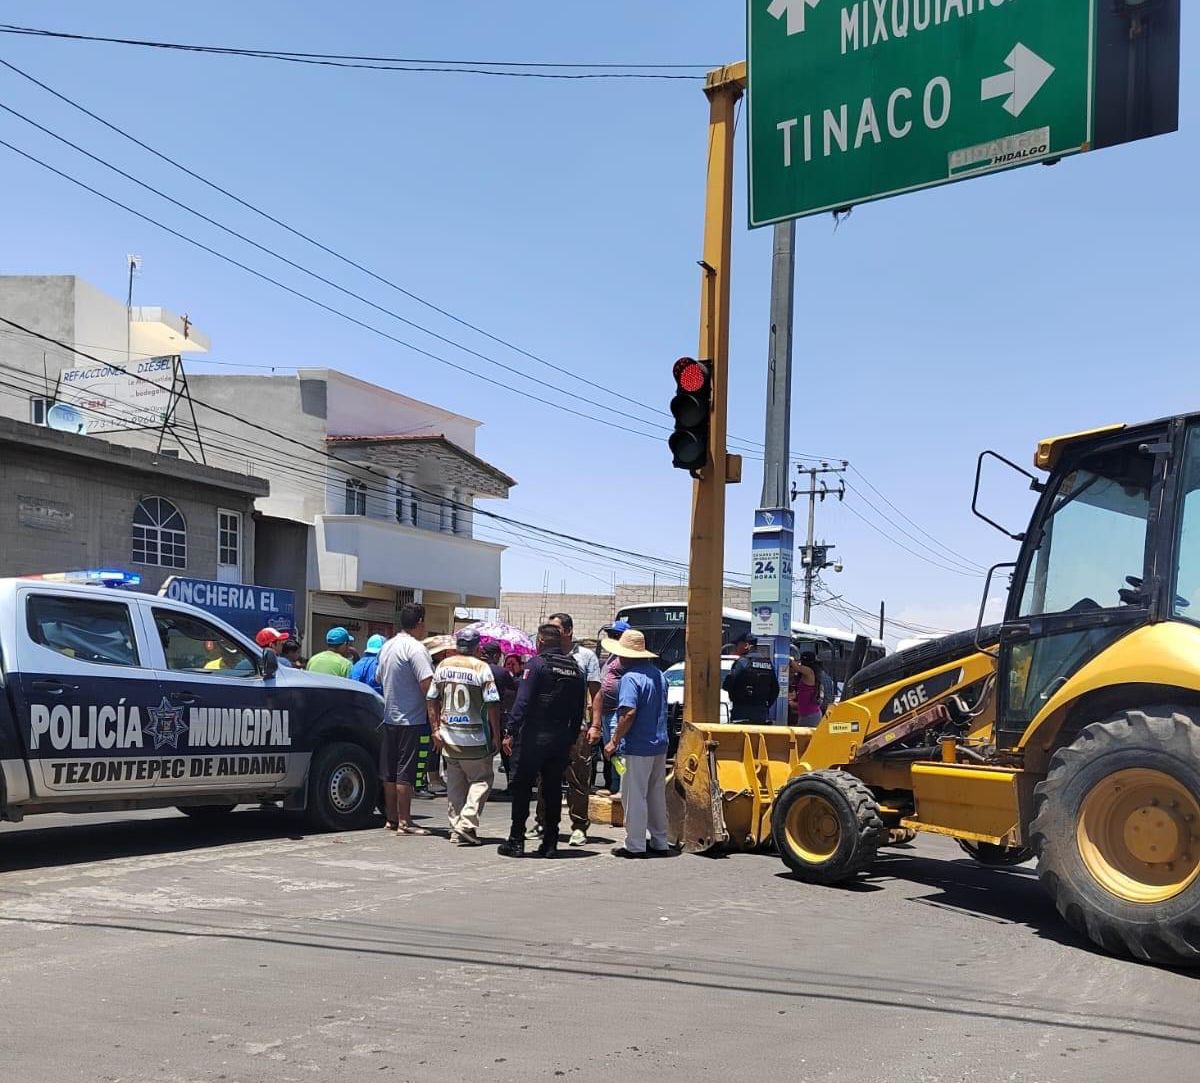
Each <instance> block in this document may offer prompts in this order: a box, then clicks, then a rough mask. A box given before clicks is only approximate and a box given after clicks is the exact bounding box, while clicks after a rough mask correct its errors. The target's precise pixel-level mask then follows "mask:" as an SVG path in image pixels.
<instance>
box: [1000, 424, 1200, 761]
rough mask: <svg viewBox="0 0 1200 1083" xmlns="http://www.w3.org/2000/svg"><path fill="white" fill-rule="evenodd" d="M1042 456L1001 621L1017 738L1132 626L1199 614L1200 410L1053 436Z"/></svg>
mask: <svg viewBox="0 0 1200 1083" xmlns="http://www.w3.org/2000/svg"><path fill="white" fill-rule="evenodd" d="M1037 465H1038V466H1041V467H1042V468H1044V469H1048V470H1049V472H1050V473H1049V478H1048V479H1047V480H1046V481H1045V482H1044V483H1037V484H1036V485H1035V487H1036V488H1038V489H1040V491H1041V497H1040V499H1039V501H1038V505H1037V508H1036V510H1035V511H1034V514H1033V517H1032V519H1031V521H1030V525H1029V528H1028V530H1027V531H1026V532H1025V534H1024V536H1023V540H1022V546H1021V552H1020V555H1019V557H1018V559H1017V561H1016V564H1015V567H1014V570H1013V574H1012V582H1011V588H1010V591H1009V597H1008V604H1007V609H1006V612H1005V619H1004V623H1003V624H1002V626H1001V627H1000V630H999V647H998V668H999V672H998V712H997V741H998V744H999V746H1000V747H1001V748H1009V749H1012V748H1016V747H1017V746H1018V745H1019V744H1020V742H1021V739H1022V737H1023V735H1024V734H1025V732H1026V731H1027V729H1028V728H1029V725H1030V723H1031V722H1032V721H1033V720H1034V719H1035V718H1036V717H1037V716H1038V714H1039V712H1040V711H1041V710H1042V708H1043V707H1044V706H1045V704H1046V703H1047V701H1048V700H1049V699H1050V697H1051V696H1052V695H1053V694H1054V693H1055V691H1057V689H1058V688H1059V687H1060V686H1061V685H1062V684H1064V683H1065V682H1066V681H1067V680H1068V679H1069V678H1070V677H1071V676H1072V675H1073V674H1074V673H1075V672H1076V671H1078V670H1079V669H1080V668H1081V667H1082V666H1083V665H1085V664H1086V663H1087V662H1089V661H1090V660H1091V659H1093V658H1094V657H1096V656H1097V655H1098V654H1099V653H1100V652H1101V651H1103V650H1104V649H1105V648H1107V647H1108V646H1110V645H1111V644H1112V643H1115V642H1116V641H1117V640H1118V639H1120V638H1121V637H1122V636H1124V635H1126V634H1127V633H1128V632H1130V631H1131V630H1132V629H1134V628H1136V627H1138V626H1140V625H1143V624H1147V623H1152V622H1157V621H1163V620H1171V619H1184V620H1193V621H1195V620H1197V618H1198V617H1200V418H1197V417H1195V416H1192V417H1181V418H1174V419H1169V420H1167V421H1162V422H1155V423H1152V424H1149V425H1142V426H1138V427H1137V428H1125V427H1115V428H1113V429H1109V430H1101V431H1099V432H1096V433H1089V434H1082V435H1080V436H1076V437H1065V438H1062V439H1060V440H1049V441H1045V442H1043V444H1042V445H1040V447H1039V450H1038V456H1037ZM1193 603H1195V606H1194V607H1193ZM1189 609H1191V613H1189Z"/></svg>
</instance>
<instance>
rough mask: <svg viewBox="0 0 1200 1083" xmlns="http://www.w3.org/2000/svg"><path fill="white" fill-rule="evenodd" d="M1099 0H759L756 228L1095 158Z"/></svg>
mask: <svg viewBox="0 0 1200 1083" xmlns="http://www.w3.org/2000/svg"><path fill="white" fill-rule="evenodd" d="M1097 3H1105V4H1111V0H749V21H748V29H747V33H748V36H749V91H748V99H749V101H748V109H749V128H750V139H749V144H750V224H751V225H752V226H762V225H767V224H768V223H771V222H779V221H783V220H785V219H788V218H799V217H802V216H803V215H807V214H816V213H817V212H820V211H830V210H837V209H839V208H842V207H848V206H851V205H853V204H855V203H862V202H865V201H867V200H871V199H882V198H884V197H886V196H894V195H899V194H900V193H902V192H911V191H913V190H915V189H918V188H928V187H932V186H933V185H938V184H948V183H950V182H951V181H957V180H963V179H966V178H968V177H974V176H978V175H980V174H982V173H989V172H994V171H996V170H1000V169H1009V168H1012V167H1014V166H1018V165H1026V164H1028V163H1031V162H1036V161H1045V160H1047V159H1052V158H1059V157H1062V156H1063V155H1067V154H1073V153H1075V152H1078V151H1081V150H1087V149H1088V147H1089V144H1090V143H1091V142H1092V129H1093V116H1092V102H1093V86H1094V80H1095V67H1096V4H1097Z"/></svg>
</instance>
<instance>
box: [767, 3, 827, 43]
mask: <svg viewBox="0 0 1200 1083" xmlns="http://www.w3.org/2000/svg"><path fill="white" fill-rule="evenodd" d="M820 2H821V0H771V6H770V7H768V8H767V14H768V15H770V16H771V17H772V18H775V19H782V18H783V17H784V16H785V15H786V16H787V32H788V37H789V38H790V37H791V36H792V35H793V34H803V33H804V16H805V15H806V14H807V13H808V9H809V8H815V7H816V6H817V5H818V4H819V3H820Z"/></svg>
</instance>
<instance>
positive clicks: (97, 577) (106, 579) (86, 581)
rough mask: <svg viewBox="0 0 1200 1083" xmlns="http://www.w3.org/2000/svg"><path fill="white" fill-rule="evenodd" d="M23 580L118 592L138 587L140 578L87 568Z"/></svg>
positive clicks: (124, 573) (29, 577)
mask: <svg viewBox="0 0 1200 1083" xmlns="http://www.w3.org/2000/svg"><path fill="white" fill-rule="evenodd" d="M22 578H24V579H44V580H46V581H47V582H51V583H74V584H77V585H80V586H89V587H113V588H116V589H118V590H121V589H126V590H128V589H132V588H134V587H137V586H140V585H141V582H142V577H141V575H140V574H139V573H138V572H125V571H121V570H120V569H119V568H87V569H84V570H82V571H74V572H44V573H42V574H41V575H26V576H23V577H22Z"/></svg>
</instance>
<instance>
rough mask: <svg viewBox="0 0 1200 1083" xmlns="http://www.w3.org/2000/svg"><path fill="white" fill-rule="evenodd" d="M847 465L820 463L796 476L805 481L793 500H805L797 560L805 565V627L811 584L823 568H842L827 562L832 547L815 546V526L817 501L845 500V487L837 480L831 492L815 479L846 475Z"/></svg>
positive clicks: (810, 599) (810, 614) (811, 590)
mask: <svg viewBox="0 0 1200 1083" xmlns="http://www.w3.org/2000/svg"><path fill="white" fill-rule="evenodd" d="M849 465H850V464H849V463H848V462H845V461H843V462H842V465H841V466H830V465H829V464H828V463H824V462H823V463H821V465H820V466H810V467H808V468H807V469H804V468H801V469H800V470H799V471H798V473H799V474H800V476H801V477H807V478H808V488H807V489H793V490H792V499H793V500H795V499H796V498H797V497H800V496H807V497H808V540H807V542H806V544H805V546H804V553H803V555H802V556H801V558H800V561H801V563H802V564H803V565H804V623H805V624H808V623H809V622H810V621H811V620H812V601H813V583H814V582H816V578H817V576H818V575H819V574H820V573H821V572H822V571H824V570H825V569H826V568H833V569H835V570H836V571H839V572H840V571H841V570H842V566H841V564H838V563H836V562H835V561H832V560H830V559H829V550H831V549H833V548H834V546H832V545H826V544H825V543H824V542H822V543H821V544H820V545H817V544H816V525H817V501H818V500H822V501H823V500H824V499H825V498H826V497H827V496H836V497H837V498H838V499H839V500H845V498H846V483H845V481H842V480H841V479H840V478H839V481H838V487H837V488H836V489H830V488H829V486H828V485H827V484H826V483H825V482H824V481H818V480H817V479H818V478H819V477H820V476H821V475H823V474H838V475H841V474H843V473H845V471H846V467H848V466H849Z"/></svg>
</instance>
